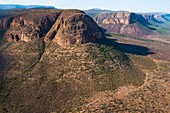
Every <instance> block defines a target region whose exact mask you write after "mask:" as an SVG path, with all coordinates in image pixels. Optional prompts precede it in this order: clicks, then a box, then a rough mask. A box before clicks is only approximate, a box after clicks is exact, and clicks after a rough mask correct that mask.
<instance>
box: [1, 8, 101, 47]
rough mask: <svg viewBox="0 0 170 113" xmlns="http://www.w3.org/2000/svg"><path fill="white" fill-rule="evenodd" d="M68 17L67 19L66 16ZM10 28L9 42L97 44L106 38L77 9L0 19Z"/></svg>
mask: <svg viewBox="0 0 170 113" xmlns="http://www.w3.org/2000/svg"><path fill="white" fill-rule="evenodd" d="M67 16H68V17H67ZM0 23H1V24H0V25H1V27H2V28H8V27H9V28H8V30H7V31H6V33H5V37H6V38H7V40H8V41H19V40H22V41H26V42H29V41H32V40H37V39H39V38H42V37H45V38H44V40H45V41H52V40H53V41H55V42H56V43H58V44H59V45H70V44H81V43H86V42H95V41H96V40H98V39H101V38H102V37H103V32H102V30H101V29H100V28H99V27H98V26H97V24H96V23H95V22H94V21H93V19H92V18H90V17H89V16H87V15H86V14H85V13H84V12H82V11H78V10H69V11H62V10H49V9H47V10H45V9H44V10H41V9H40V10H38V9H37V10H33V9H30V10H26V12H24V13H23V14H20V15H19V16H14V17H6V18H3V19H1V20H0Z"/></svg>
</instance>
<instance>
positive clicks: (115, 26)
mask: <svg viewBox="0 0 170 113" xmlns="http://www.w3.org/2000/svg"><path fill="white" fill-rule="evenodd" d="M94 20H95V21H96V22H97V23H98V24H99V25H101V26H102V27H103V28H105V29H106V30H107V31H108V32H112V33H117V34H125V35H133V36H134V35H137V36H139V35H141V36H142V35H146V34H149V33H150V28H149V27H148V25H149V23H148V21H147V20H146V19H145V18H144V16H143V15H141V14H135V13H130V12H111V13H101V14H99V15H97V16H96V17H94Z"/></svg>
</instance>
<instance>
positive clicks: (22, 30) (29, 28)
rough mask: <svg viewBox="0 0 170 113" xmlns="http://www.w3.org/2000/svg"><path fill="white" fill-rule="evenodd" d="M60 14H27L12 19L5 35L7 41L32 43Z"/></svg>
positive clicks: (38, 11) (45, 31)
mask: <svg viewBox="0 0 170 113" xmlns="http://www.w3.org/2000/svg"><path fill="white" fill-rule="evenodd" d="M60 13H61V12H55V13H53V12H49V13H48V12H46V11H45V12H42V11H40V10H37V12H36V11H35V12H29V13H28V14H22V15H19V16H16V17H14V18H13V20H12V21H11V23H10V28H9V30H8V31H7V33H6V35H5V36H6V38H7V40H8V41H11V40H14V41H18V40H23V41H26V42H28V41H32V40H36V39H38V38H41V37H42V36H43V35H45V34H46V33H47V32H48V31H49V29H50V28H51V26H52V25H53V24H54V22H55V20H56V19H57V18H58V16H59V15H60Z"/></svg>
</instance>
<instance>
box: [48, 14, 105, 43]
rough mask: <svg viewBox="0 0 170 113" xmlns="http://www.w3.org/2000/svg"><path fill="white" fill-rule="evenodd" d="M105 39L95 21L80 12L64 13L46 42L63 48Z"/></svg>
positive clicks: (49, 33) (51, 30)
mask: <svg viewBox="0 0 170 113" xmlns="http://www.w3.org/2000/svg"><path fill="white" fill-rule="evenodd" d="M101 38H103V32H102V30H101V28H100V27H98V25H97V24H96V23H95V22H94V20H93V19H92V18H91V17H89V16H88V15H86V14H85V13H83V12H80V11H76V12H75V11H74V12H72V11H71V12H67V11H63V12H62V13H61V15H60V16H59V18H58V19H57V21H56V22H55V24H54V25H53V27H52V28H51V29H50V31H49V32H48V33H47V35H46V37H45V41H46V42H48V41H54V42H56V43H58V44H59V45H62V46H67V45H72V44H82V43H87V42H95V41H96V40H98V39H101Z"/></svg>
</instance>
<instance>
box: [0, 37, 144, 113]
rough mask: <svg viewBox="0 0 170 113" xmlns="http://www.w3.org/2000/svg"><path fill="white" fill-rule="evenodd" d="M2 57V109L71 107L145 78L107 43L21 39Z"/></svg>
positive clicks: (44, 110) (0, 68)
mask: <svg viewBox="0 0 170 113" xmlns="http://www.w3.org/2000/svg"><path fill="white" fill-rule="evenodd" d="M0 55H1V57H0V62H1V66H0V70H1V73H0V74H1V80H0V86H1V87H2V88H1V89H0V101H1V104H0V112H15V113H17V112H18V113H19V112H28V111H29V112H52V111H55V112H69V111H74V108H80V107H81V106H82V105H84V104H85V103H86V101H85V100H86V99H87V98H89V97H91V96H92V95H93V94H95V93H96V92H101V91H102V92H103V91H114V90H115V89H117V88H118V87H120V86H128V85H135V86H140V85H142V84H143V81H144V79H145V75H144V73H143V72H142V71H141V70H139V69H137V68H136V67H134V65H133V63H132V62H131V60H130V59H129V58H128V57H127V56H126V55H125V54H124V53H122V52H121V51H119V50H116V48H115V47H114V46H109V45H107V44H94V43H88V44H82V45H75V46H70V47H63V48H61V47H59V46H58V45H56V44H54V43H52V42H51V43H49V44H47V45H46V47H45V45H44V43H43V41H42V40H37V41H35V42H28V43H25V42H22V41H19V42H17V43H13V44H11V45H10V46H8V47H7V48H6V50H5V51H4V52H2V53H1V54H0ZM5 81H6V82H5ZM7 81H9V82H7ZM14 97H15V98H14Z"/></svg>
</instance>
